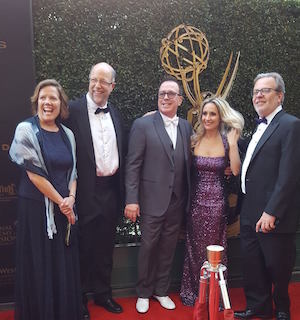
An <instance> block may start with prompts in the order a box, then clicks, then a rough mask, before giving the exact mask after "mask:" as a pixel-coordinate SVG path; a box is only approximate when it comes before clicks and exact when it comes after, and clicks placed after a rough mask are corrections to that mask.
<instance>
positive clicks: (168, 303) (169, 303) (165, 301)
mask: <svg viewBox="0 0 300 320" xmlns="http://www.w3.org/2000/svg"><path fill="white" fill-rule="evenodd" d="M153 298H155V299H156V300H158V302H159V303H160V305H161V306H162V307H163V308H165V309H168V310H173V309H175V308H176V306H175V303H174V302H173V300H172V299H171V298H170V297H169V296H165V297H159V296H153Z"/></svg>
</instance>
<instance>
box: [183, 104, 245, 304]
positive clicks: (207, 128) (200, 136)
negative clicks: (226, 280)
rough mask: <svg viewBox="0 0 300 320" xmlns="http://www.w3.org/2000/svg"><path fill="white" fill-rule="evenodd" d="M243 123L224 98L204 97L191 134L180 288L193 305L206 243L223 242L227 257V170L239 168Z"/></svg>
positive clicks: (185, 301) (188, 301)
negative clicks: (189, 192) (189, 191)
mask: <svg viewBox="0 0 300 320" xmlns="http://www.w3.org/2000/svg"><path fill="white" fill-rule="evenodd" d="M243 125H244V119H243V117H242V115H241V114H240V113H239V112H237V111H235V110H234V109H232V108H231V107H230V106H229V104H228V103H227V102H226V101H225V100H223V99H221V98H210V99H208V100H205V101H204V103H203V105H202V108H201V119H200V125H199V127H198V130H197V132H196V134H195V135H194V136H193V137H192V151H193V163H192V195H191V197H192V198H191V210H190V213H189V215H188V217H187V223H186V248H185V259H184V268H183V278H182V283H181V290H180V297H181V300H182V302H183V304H185V305H189V306H192V305H194V302H195V300H196V298H197V296H198V290H199V276H200V269H201V267H202V264H203V262H204V261H206V260H207V258H206V247H207V246H208V245H212V244H217V245H221V246H223V247H224V248H225V250H224V254H223V263H224V264H226V261H227V257H226V247H227V245H226V225H227V223H226V212H225V209H226V190H225V189H224V179H225V178H224V171H225V168H226V167H228V165H229V166H230V169H231V172H232V174H233V175H237V174H239V172H240V157H239V152H238V145H237V142H238V139H239V136H240V133H241V131H242V129H243Z"/></svg>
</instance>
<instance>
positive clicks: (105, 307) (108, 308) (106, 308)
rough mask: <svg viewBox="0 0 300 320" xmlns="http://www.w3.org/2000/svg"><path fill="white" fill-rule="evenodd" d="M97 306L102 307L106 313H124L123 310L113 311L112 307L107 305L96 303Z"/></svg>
mask: <svg viewBox="0 0 300 320" xmlns="http://www.w3.org/2000/svg"><path fill="white" fill-rule="evenodd" d="M95 305H96V306H99V307H102V308H104V309H105V310H106V311H108V312H111V313H122V312H123V309H121V310H116V309H111V308H110V307H108V306H107V305H106V304H103V303H99V302H95Z"/></svg>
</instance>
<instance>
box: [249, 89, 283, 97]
mask: <svg viewBox="0 0 300 320" xmlns="http://www.w3.org/2000/svg"><path fill="white" fill-rule="evenodd" d="M272 90H273V91H277V92H280V91H279V90H277V89H273V88H262V89H256V90H253V91H252V92H251V96H252V97H256V96H257V95H258V94H259V93H261V94H262V95H265V94H268V93H270V92H271V91H272Z"/></svg>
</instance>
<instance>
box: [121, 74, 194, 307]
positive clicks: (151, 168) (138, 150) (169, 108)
mask: <svg viewBox="0 0 300 320" xmlns="http://www.w3.org/2000/svg"><path fill="white" fill-rule="evenodd" d="M181 103H182V90H181V87H180V85H179V83H178V82H177V81H176V80H175V79H173V78H170V79H167V80H165V81H163V82H162V83H161V85H160V88H159V92H158V111H157V112H155V113H153V114H151V115H147V116H144V117H142V118H139V119H137V120H136V121H135V122H134V123H133V126H132V129H131V134H130V140H129V148H128V155H127V160H126V174H125V187H126V207H125V216H126V217H127V218H129V219H131V220H132V221H134V222H135V221H136V219H137V217H138V216H141V224H140V228H141V233H142V237H141V247H140V252H139V258H138V283H137V294H138V300H137V303H136V309H137V311H138V312H140V313H145V312H147V311H148V309H149V298H150V297H151V296H153V297H154V298H156V299H157V300H158V301H159V303H160V304H161V306H162V307H164V308H166V309H174V308H175V304H174V302H173V301H172V300H171V299H170V298H169V297H168V295H167V291H168V288H169V284H170V271H171V266H172V261H173V256H174V252H175V248H176V243H177V238H178V233H179V230H180V225H181V221H182V217H183V214H184V213H185V212H186V211H187V210H188V198H189V192H190V189H189V186H190V183H189V182H190V155H191V151H190V136H191V134H192V128H191V126H190V124H189V123H188V122H187V121H186V120H184V119H181V118H178V117H177V115H176V114H177V109H178V107H179V106H180V105H181Z"/></svg>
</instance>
